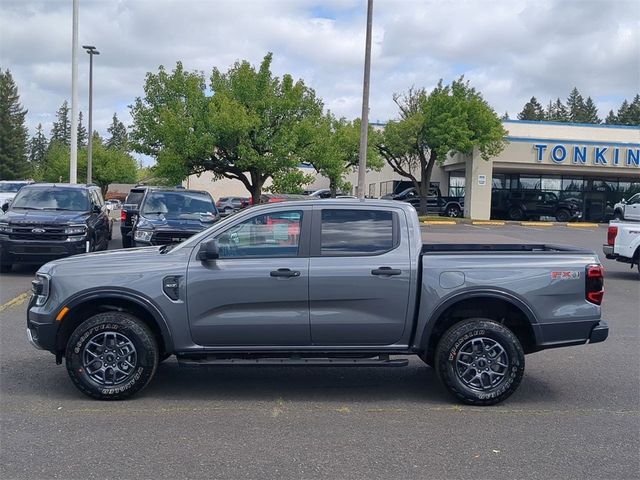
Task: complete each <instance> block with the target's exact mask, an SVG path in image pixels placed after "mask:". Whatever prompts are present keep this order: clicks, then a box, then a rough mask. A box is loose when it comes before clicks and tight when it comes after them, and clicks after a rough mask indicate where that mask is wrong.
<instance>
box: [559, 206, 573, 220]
mask: <svg viewBox="0 0 640 480" xmlns="http://www.w3.org/2000/svg"><path fill="white" fill-rule="evenodd" d="M556 220H557V221H558V222H568V221H569V220H571V213H570V212H569V210H567V209H564V208H561V209H560V210H558V211H557V212H556Z"/></svg>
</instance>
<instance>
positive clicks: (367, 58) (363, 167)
mask: <svg viewBox="0 0 640 480" xmlns="http://www.w3.org/2000/svg"><path fill="white" fill-rule="evenodd" d="M372 17H373V0H367V36H366V43H365V50H364V83H363V86H362V116H361V117H360V118H361V121H360V155H359V161H358V198H360V199H362V198H364V189H365V175H366V173H367V145H368V140H367V136H368V133H369V79H370V77H371V23H372Z"/></svg>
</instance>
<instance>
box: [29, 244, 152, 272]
mask: <svg viewBox="0 0 640 480" xmlns="http://www.w3.org/2000/svg"><path fill="white" fill-rule="evenodd" d="M161 248H163V247H160V246H154V247H141V248H127V249H124V250H107V251H104V252H93V253H83V254H80V255H73V256H71V257H66V258H60V259H57V260H53V261H51V262H48V263H46V264H44V265H43V266H42V267H40V270H39V272H41V273H47V272H49V271H51V270H53V269H58V268H63V269H65V270H66V269H68V268H73V269H76V271H77V272H83V271H87V270H91V269H94V268H96V267H102V266H104V267H109V268H115V269H117V268H120V269H121V270H122V271H123V272H126V271H132V270H133V271H135V269H136V267H135V265H144V264H146V265H147V266H149V265H157V264H158V263H160V262H159V257H164V256H165V255H164V254H161V253H160V249H161Z"/></svg>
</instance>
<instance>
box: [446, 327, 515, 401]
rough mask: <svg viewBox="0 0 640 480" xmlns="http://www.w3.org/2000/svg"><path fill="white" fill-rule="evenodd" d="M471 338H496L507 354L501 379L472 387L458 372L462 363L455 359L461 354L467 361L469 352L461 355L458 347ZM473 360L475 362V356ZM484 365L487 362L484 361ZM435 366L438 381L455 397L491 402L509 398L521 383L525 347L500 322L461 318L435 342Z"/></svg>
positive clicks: (493, 340)
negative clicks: (480, 386)
mask: <svg viewBox="0 0 640 480" xmlns="http://www.w3.org/2000/svg"><path fill="white" fill-rule="evenodd" d="M473 339H475V341H477V342H480V339H485V340H484V341H486V342H487V343H491V342H496V343H497V344H498V345H500V347H502V348H503V349H504V352H505V354H506V356H507V358H508V361H507V363H506V365H507V367H505V368H504V372H505V373H504V375H503V376H502V379H501V380H499V382H498V383H497V384H496V385H495V386H490V387H489V388H487V389H478V388H473V387H472V386H470V385H468V384H467V383H466V382H465V380H463V379H462V377H461V375H460V373H459V372H460V370H461V369H462V368H465V367H460V364H459V363H458V361H459V360H460V359H462V358H464V359H467V361H469V359H470V356H469V357H466V356H463V355H466V354H462V353H461V350H462V349H463V348H465V346H466V345H468V344H469V341H471V340H473ZM483 358H484V357H483ZM473 362H474V364H475V363H476V362H478V360H473ZM484 365H485V366H486V363H484ZM457 368H459V370H457ZM489 368H500V367H497V366H496V365H495V362H494V367H491V366H490V367H489ZM435 369H436V373H437V375H438V377H439V378H440V381H441V382H442V383H443V384H444V386H445V387H446V388H447V390H449V392H450V393H451V394H452V395H453V396H455V397H456V398H457V399H458V400H460V401H462V402H464V403H467V404H469V405H478V406H485V405H494V404H496V403H500V402H502V401H503V400H505V399H506V398H508V397H509V396H510V395H511V394H512V393H513V392H515V391H516V389H517V388H518V385H520V381H521V380H522V377H523V375H524V351H523V350H522V346H521V345H520V342H519V341H518V338H517V337H516V336H515V335H514V334H513V332H511V330H509V329H508V328H506V327H504V326H503V325H501V324H499V323H497V322H494V321H493V320H489V319H485V318H474V319H469V320H463V321H462V322H459V323H457V324H455V325H453V326H452V327H451V328H450V329H449V330H447V331H446V332H445V333H444V335H443V336H442V338H441V339H440V341H439V342H438V346H437V347H436V353H435ZM479 370H483V369H482V368H480V369H479ZM479 370H476V368H475V367H474V368H472V369H471V371H473V372H475V373H474V374H475V375H477V374H478V371H479ZM480 375H483V373H480ZM484 375H488V374H486V373H485V374H484ZM485 378H486V377H485Z"/></svg>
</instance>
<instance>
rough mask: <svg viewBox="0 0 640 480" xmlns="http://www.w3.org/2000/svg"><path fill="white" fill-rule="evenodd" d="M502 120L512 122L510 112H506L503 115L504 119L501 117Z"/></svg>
mask: <svg viewBox="0 0 640 480" xmlns="http://www.w3.org/2000/svg"><path fill="white" fill-rule="evenodd" d="M500 120H510V118H509V112H507V111H506V110H505V112H504V115H502V117H500Z"/></svg>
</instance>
